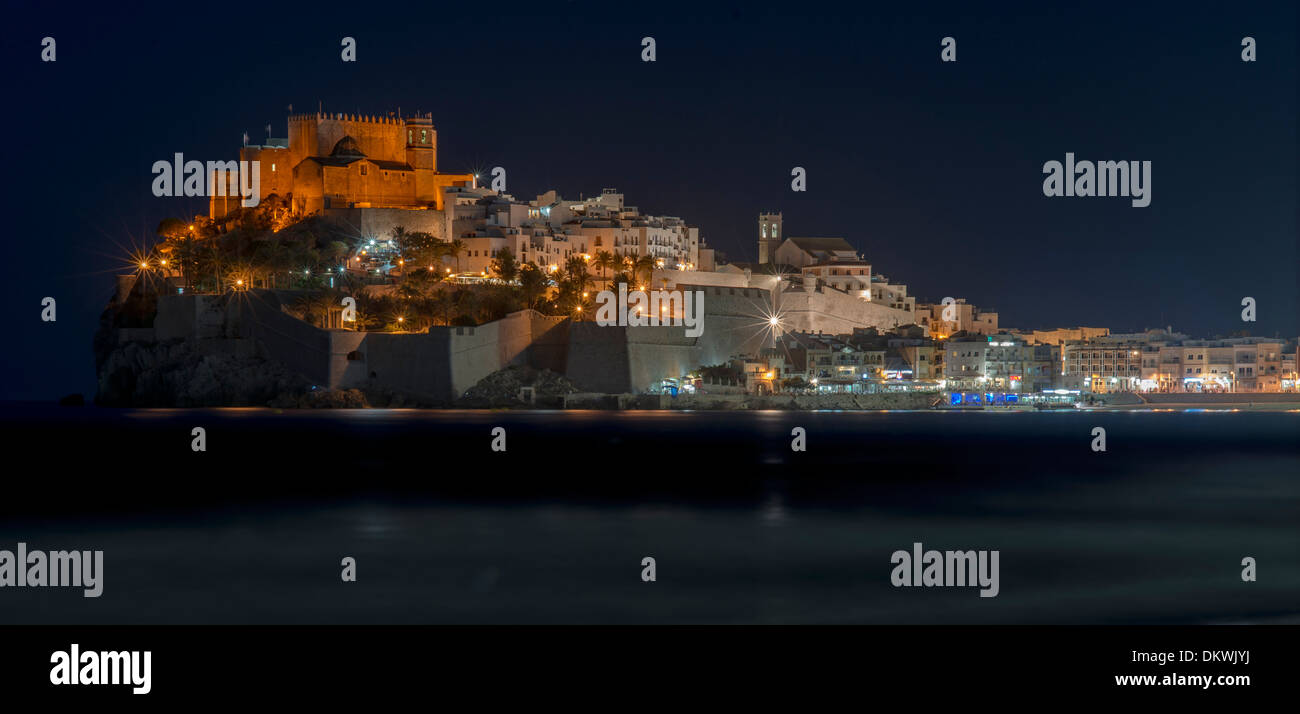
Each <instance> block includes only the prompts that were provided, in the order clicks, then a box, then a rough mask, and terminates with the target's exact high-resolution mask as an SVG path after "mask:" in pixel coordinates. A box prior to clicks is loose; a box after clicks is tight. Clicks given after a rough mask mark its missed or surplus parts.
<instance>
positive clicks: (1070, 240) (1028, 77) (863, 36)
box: [2, 2, 1300, 399]
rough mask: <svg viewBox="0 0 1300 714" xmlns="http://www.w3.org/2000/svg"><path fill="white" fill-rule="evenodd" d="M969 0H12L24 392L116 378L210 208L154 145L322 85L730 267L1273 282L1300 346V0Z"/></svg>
mask: <svg viewBox="0 0 1300 714" xmlns="http://www.w3.org/2000/svg"><path fill="white" fill-rule="evenodd" d="M968 5H969V4H968V3H952V4H951V5H948V4H937V5H927V6H926V7H925V8H924V9H905V8H904V7H901V6H889V7H877V6H874V5H872V4H867V3H863V4H858V3H854V4H852V5H847V4H846V5H845V6H844V7H837V6H835V5H830V4H813V3H806V4H792V3H783V4H782V5H781V6H780V7H779V8H765V7H764V6H763V5H761V4H758V3H751V2H730V3H725V4H714V3H707V2H704V3H691V4H668V3H647V4H641V3H635V4H634V3H624V2H602V3H529V4H528V5H526V6H524V9H511V8H510V7H509V6H498V5H496V4H492V3H392V4H386V3H368V4H359V5H354V6H351V7H349V6H346V5H342V6H337V7H331V6H329V5H327V4H325V3H294V4H291V5H287V6H283V7H281V6H277V5H276V4H275V3H255V4H247V5H243V4H232V3H218V4H212V3H197V4H183V3H169V4H166V5H148V4H143V5H142V4H128V3H114V4H111V5H104V6H102V9H101V10H99V11H93V12H92V11H88V10H83V9H82V7H83V6H82V4H81V3H77V4H71V3H58V2H55V3H39V4H38V3H32V2H23V3H6V9H5V15H6V18H5V19H6V22H5V25H6V30H5V41H4V56H5V67H6V68H7V71H6V72H5V75H4V79H3V81H4V82H5V84H6V85H7V87H6V89H5V91H4V97H5V99H6V101H5V105H6V108H5V109H4V111H3V115H4V124H5V126H4V136H5V142H6V145H7V146H6V158H7V159H8V161H7V171H6V172H5V176H6V184H7V185H6V186H5V196H6V198H7V201H6V207H7V210H6V211H5V218H6V219H7V226H6V227H7V230H6V231H5V234H6V235H7V244H8V247H9V250H8V251H7V252H8V258H9V262H8V265H9V266H10V275H9V277H8V278H7V279H6V280H5V281H4V283H5V292H6V296H5V300H6V304H7V305H8V306H9V308H10V318H11V319H10V320H9V321H8V328H9V330H10V334H11V338H10V341H8V343H7V345H6V349H5V350H4V352H3V354H4V357H3V363H2V364H3V367H4V369H5V374H6V376H7V377H8V379H6V380H5V383H4V393H3V395H2V396H3V398H7V399H31V398H50V397H57V396H60V395H62V394H66V393H69V392H74V391H77V392H83V393H85V394H87V395H90V394H93V392H94V388H93V385H94V369H93V360H92V356H91V349H90V345H91V336H92V333H93V331H94V327H95V325H96V323H97V320H98V316H99V313H100V312H101V310H102V309H103V307H104V305H105V302H106V301H107V299H108V297H109V295H110V293H111V291H112V287H113V280H112V277H111V276H112V275H113V273H114V269H115V268H116V267H117V266H119V265H120V264H121V262H122V259H123V254H124V252H125V251H124V250H123V248H124V247H127V246H130V245H133V244H134V245H141V244H143V243H145V241H146V240H148V239H150V238H152V230H153V228H154V227H156V226H157V224H158V222H159V221H160V220H161V219H162V218H164V217H167V216H173V215H174V216H179V217H188V216H190V215H193V214H195V213H204V212H206V203H205V202H203V201H200V200H198V199H183V198H155V197H153V196H152V194H151V192H150V182H151V180H152V178H153V175H152V174H151V172H150V167H151V165H152V163H153V162H154V161H156V160H158V159H169V158H170V157H171V156H172V154H174V153H175V152H183V153H184V154H186V156H187V157H193V158H200V159H220V158H236V155H235V154H236V151H237V148H238V146H239V144H240V142H241V136H242V134H243V133H244V132H245V131H247V132H248V133H249V135H250V136H251V137H252V138H253V140H254V141H260V140H261V139H263V138H264V137H265V131H264V127H265V125H266V124H268V123H270V124H272V125H273V126H274V128H275V131H274V134H275V135H276V136H283V135H284V134H285V116H286V114H287V107H288V106H289V105H290V104H292V105H293V106H294V109H295V111H310V110H315V108H316V107H317V105H318V102H319V103H321V104H322V105H323V106H324V108H325V109H326V110H327V111H336V112H339V111H341V112H360V113H364V114H377V115H378V114H387V113H388V112H390V111H395V110H397V109H398V108H399V107H400V108H401V109H402V111H403V112H406V113H413V112H416V111H421V112H432V114H433V121H434V124H435V126H436V127H437V129H438V132H439V134H438V138H439V149H440V152H439V157H438V159H439V167H440V168H441V169H443V170H445V171H461V170H467V169H471V168H482V167H492V166H496V165H500V166H504V167H506V168H507V170H508V172H509V181H510V183H509V189H510V192H511V193H513V194H514V195H515V196H517V197H520V198H525V199H527V198H532V197H533V196H534V195H536V194H537V193H540V192H542V191H544V190H546V189H549V188H555V189H558V190H559V191H560V192H561V194H562V195H564V196H566V197H575V198H576V197H577V196H578V195H579V194H586V195H591V194H593V193H598V192H599V191H600V190H601V189H602V188H604V187H617V188H618V189H620V190H621V191H622V192H623V193H625V194H626V196H627V200H628V202H629V203H630V204H632V205H636V206H638V207H640V208H641V210H642V211H644V212H650V213H656V214H669V215H677V216H681V217H683V218H685V219H686V220H687V221H688V222H690V223H691V224H693V225H698V226H699V227H700V229H701V233H702V235H703V236H704V237H705V238H706V240H707V241H708V242H709V244H710V245H712V246H714V247H716V248H718V249H720V250H722V251H724V252H726V254H727V256H728V257H729V258H730V259H732V260H754V259H755V258H756V247H755V240H756V235H755V233H756V217H757V214H758V213H759V212H760V211H763V210H780V211H783V212H784V214H785V226H786V231H787V234H789V235H819V236H827V235H842V236H844V237H845V238H847V239H848V240H849V241H850V242H851V243H853V244H854V245H855V246H856V247H857V248H858V250H860V251H861V252H862V253H863V254H865V256H866V257H867V259H868V260H870V261H871V263H872V264H873V265H874V267H875V270H876V271H878V272H881V273H884V274H885V275H887V276H889V277H890V279H891V280H893V281H895V282H902V283H905V284H906V285H908V287H909V290H910V291H911V292H912V293H913V294H915V295H917V296H918V299H919V300H929V301H938V300H939V299H941V298H942V297H944V296H947V295H952V296H956V297H965V298H967V299H968V300H969V301H971V302H973V303H975V304H976V305H979V306H980V307H982V308H988V309H996V310H997V311H999V312H1000V313H1001V321H1002V324H1003V325H1004V326H1009V327H1020V328H1046V327H1058V326H1060V327H1065V326H1076V325H1081V324H1082V325H1091V326H1107V327H1110V328H1112V330H1116V331H1128V330H1140V329H1143V328H1146V327H1156V326H1164V325H1172V326H1173V327H1174V328H1175V329H1177V330H1180V331H1183V332H1187V333H1190V334H1193V335H1197V336H1213V335H1215V334H1226V333H1228V332H1232V331H1236V330H1240V329H1242V328H1243V323H1242V322H1241V320H1240V312H1241V307H1240V303H1241V299H1242V297H1243V296H1252V297H1254V298H1256V300H1257V301H1258V306H1259V308H1258V309H1259V318H1258V319H1259V321H1258V322H1257V323H1256V324H1255V325H1254V326H1252V332H1253V333H1255V334H1260V335H1269V336H1272V335H1275V334H1280V335H1282V336H1286V337H1291V338H1292V339H1294V337H1295V335H1296V334H1297V332H1300V327H1298V326H1297V314H1300V310H1298V305H1297V241H1296V236H1297V185H1296V167H1297V144H1296V139H1297V129H1296V126H1297V124H1296V104H1297V76H1296V67H1297V42H1296V40H1297V15H1296V8H1295V6H1294V4H1292V3H1282V2H1273V3H1260V4H1253V3H1251V4H1240V3H1214V4H1213V7H1211V6H1210V4H1208V3H1207V4H1200V3H1191V4H1184V3H1179V4H1173V3H1168V4H1164V6H1162V7H1154V6H1145V5H1141V6H1135V5H1134V4H1130V3H1115V4H1100V3H1083V4H1069V5H1063V6H1058V4H1056V3H1038V4H1033V5H1025V6H1023V7H1011V6H994V5H989V6H987V7H985V8H973V7H968ZM304 9H310V12H311V16H309V17H308V16H304V15H305V12H304ZM46 35H50V36H53V37H55V38H56V40H57V41H58V61H57V62H55V63H52V64H50V63H42V62H41V61H40V57H39V55H40V41H41V38H42V37H44V36H46ZM647 35H648V36H653V37H654V38H655V39H656V41H657V50H658V61H657V62H654V63H643V62H642V61H641V60H640V53H641V44H640V40H641V38H642V37H643V36H647ZM1246 35H1249V36H1253V37H1254V38H1255V39H1256V40H1257V42H1258V57H1259V58H1258V61H1257V62H1254V63H1245V62H1242V61H1241V59H1240V53H1241V46H1240V43H1241V38H1242V37H1243V36H1246ZM344 36H352V37H355V38H356V39H357V42H358V60H359V61H358V62H357V63H355V64H344V63H342V62H341V61H340V59H339V51H340V45H339V43H340V39H341V38H342V37H344ZM944 36H953V37H955V38H956V39H957V42H958V61H957V62H956V63H955V64H945V63H941V62H940V61H939V51H940V45H939V43H940V39H941V38H942V37H944ZM1066 152H1073V153H1074V154H1075V155H1076V156H1077V157H1079V158H1082V159H1091V160H1119V159H1124V160H1149V161H1151V162H1152V163H1153V170H1152V173H1153V186H1152V195H1153V200H1152V203H1151V205H1150V206H1149V207H1147V208H1133V207H1131V206H1130V205H1129V201H1128V200H1127V199H1121V198H1113V199H1112V198H1050V199H1049V198H1047V197H1045V196H1044V195H1043V192H1042V181H1043V174H1042V166H1043V163H1044V162H1045V161H1048V160H1052V159H1055V160H1062V159H1063V158H1064V156H1065V153H1066ZM794 166H803V167H805V168H806V169H807V170H808V191H807V193H802V194H800V193H793V192H791V190H790V170H791V168H792V167H794ZM24 177H25V178H24ZM45 296H54V297H56V298H57V299H58V301H59V302H58V305H59V319H58V322H57V323H53V324H47V323H43V322H41V321H40V319H39V312H40V303H41V298H43V297H45Z"/></svg>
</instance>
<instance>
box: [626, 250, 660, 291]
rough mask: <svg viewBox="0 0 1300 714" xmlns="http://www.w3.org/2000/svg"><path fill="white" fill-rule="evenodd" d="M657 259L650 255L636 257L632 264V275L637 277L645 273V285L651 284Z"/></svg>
mask: <svg viewBox="0 0 1300 714" xmlns="http://www.w3.org/2000/svg"><path fill="white" fill-rule="evenodd" d="M655 263H656V261H655V259H654V258H652V257H651V256H648V255H643V256H641V257H640V258H637V259H636V262H635V263H633V264H632V276H633V277H636V276H637V275H639V274H640V273H645V282H644V283H642V284H643V285H649V284H650V281H652V280H653V279H654V275H655Z"/></svg>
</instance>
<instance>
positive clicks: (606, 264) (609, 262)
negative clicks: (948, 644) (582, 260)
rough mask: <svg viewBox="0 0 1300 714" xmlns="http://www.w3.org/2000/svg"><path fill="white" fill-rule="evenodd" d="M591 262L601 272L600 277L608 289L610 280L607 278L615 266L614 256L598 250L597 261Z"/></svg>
mask: <svg viewBox="0 0 1300 714" xmlns="http://www.w3.org/2000/svg"><path fill="white" fill-rule="evenodd" d="M591 262H592V264H593V265H595V266H596V268H597V269H598V270H600V277H601V279H602V280H605V287H606V288H608V287H609V280H608V279H607V278H606V273H607V272H608V271H609V270H610V269H611V268H613V267H614V266H615V262H616V261H615V258H614V254H613V253H611V252H609V251H607V250H598V251H596V258H595V260H593V261H591Z"/></svg>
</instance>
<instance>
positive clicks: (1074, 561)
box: [0, 405, 1300, 624]
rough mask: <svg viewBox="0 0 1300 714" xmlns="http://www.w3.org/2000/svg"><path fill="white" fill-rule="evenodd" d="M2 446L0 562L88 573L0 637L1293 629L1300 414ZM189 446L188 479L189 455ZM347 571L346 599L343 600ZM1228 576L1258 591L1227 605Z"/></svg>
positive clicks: (223, 428) (610, 423) (272, 435)
mask: <svg viewBox="0 0 1300 714" xmlns="http://www.w3.org/2000/svg"><path fill="white" fill-rule="evenodd" d="M0 419H2V420H3V425H2V426H3V430H4V434H5V448H6V452H7V457H8V463H9V467H8V468H7V469H6V478H5V479H4V480H3V485H2V486H0V488H2V489H3V490H0V550H13V549H15V547H16V544H17V543H18V542H19V541H22V542H25V543H27V546H28V548H29V549H42V550H61V549H82V550H103V551H104V560H105V565H104V568H105V574H104V593H103V595H102V597H100V598H98V599H88V598H84V597H82V596H81V591H80V590H79V589H75V588H59V589H54V588H16V587H15V588H10V587H5V588H0V622H3V623H64V624H73V623H198V624H203V623H1152V622H1154V623H1201V622H1208V623H1214V622H1285V621H1290V622H1294V621H1296V620H1297V617H1296V614H1297V611H1298V610H1300V608H1298V607H1297V603H1298V602H1300V598H1298V597H1297V593H1300V537H1298V536H1300V533H1298V528H1300V413H1260V412H1226V411H1224V412H1215V411H1195V412H1192V411H1179V412H1160V413H1152V412H1099V413H1069V412H1062V413H988V412H978V413H941V412H887V413H830V412H826V413H807V412H697V413H669V412H487V411H405V410H361V411H342V410H340V411H309V412H299V411H287V412H275V411H271V410H265V409H247V410H244V409H228V410H165V409H163V410H159V409H150V410H109V409H98V408H93V407H86V408H57V407H47V406H28V405H7V406H4V407H3V408H2V411H0ZM196 427H200V428H202V429H204V430H205V431H206V435H205V438H206V451H203V452H195V451H193V450H192V449H191V442H192V441H193V439H194V438H195V437H194V436H193V435H192V433H193V431H192V430H193V429H194V428H196ZM496 427H501V428H503V429H504V430H505V442H506V450H505V451H504V452H496V451H493V450H492V448H491V445H492V442H493V438H494V437H493V430H494V429H495V428H496ZM795 427H801V428H803V429H804V430H805V431H806V442H807V450H806V451H804V452H794V451H792V450H791V440H792V438H793V437H792V436H791V431H792V430H793V429H794V428H795ZM1094 427H1102V428H1104V429H1105V430H1106V442H1107V443H1106V446H1107V448H1106V451H1105V452H1094V451H1093V450H1092V448H1091V444H1092V442H1093V440H1094V437H1093V434H1092V431H1093V429H1094ZM914 542H920V543H922V544H923V545H924V547H925V548H926V549H930V548H934V549H939V550H947V549H954V550H972V549H973V550H998V551H999V552H1000V566H999V579H1000V593H999V595H998V596H997V597H995V598H981V597H979V595H978V592H977V590H975V589H973V588H895V587H893V586H892V585H891V583H890V572H891V569H892V565H891V562H890V557H891V554H892V553H893V552H894V551H896V550H910V549H911V547H912V544H913V543H914ZM344 557H352V558H355V559H356V562H357V581H356V582H353V583H344V582H342V581H341V578H340V572H341V570H342V568H341V566H340V561H341V560H342V559H343V558H344ZM646 557H652V558H654V559H655V566H656V580H655V581H654V582H643V581H642V579H641V574H642V564H641V563H642V560H643V558H646ZM1245 557H1252V558H1254V559H1255V561H1256V563H1257V580H1256V581H1255V582H1242V579H1241V576H1240V575H1241V570H1242V566H1241V561H1242V559H1243V558H1245Z"/></svg>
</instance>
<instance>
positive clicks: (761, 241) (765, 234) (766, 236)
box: [758, 213, 785, 265]
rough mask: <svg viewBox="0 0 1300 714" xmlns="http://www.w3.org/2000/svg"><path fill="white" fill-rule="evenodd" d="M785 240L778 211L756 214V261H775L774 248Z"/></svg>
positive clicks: (761, 263) (763, 262)
mask: <svg viewBox="0 0 1300 714" xmlns="http://www.w3.org/2000/svg"><path fill="white" fill-rule="evenodd" d="M783 240H785V235H784V234H783V233H782V232H781V214H780V213H760V214H758V262H759V264H760V265H763V264H766V263H775V262H776V248H777V246H779V245H781V241H783Z"/></svg>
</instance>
